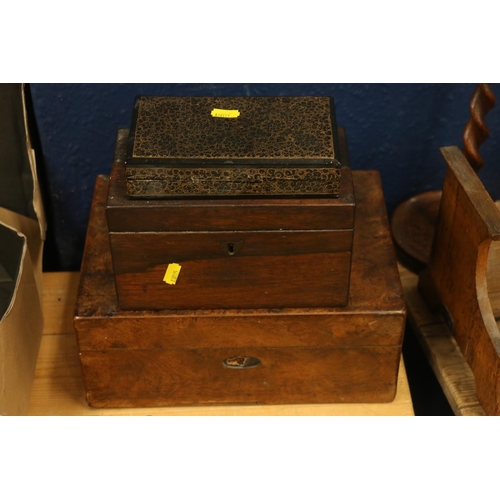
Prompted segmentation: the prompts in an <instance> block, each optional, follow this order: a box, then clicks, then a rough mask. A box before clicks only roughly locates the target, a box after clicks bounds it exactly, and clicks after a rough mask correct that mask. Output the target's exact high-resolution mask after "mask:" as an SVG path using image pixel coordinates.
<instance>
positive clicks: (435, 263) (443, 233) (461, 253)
mask: <svg viewBox="0 0 500 500" xmlns="http://www.w3.org/2000/svg"><path fill="white" fill-rule="evenodd" d="M440 151H441V154H442V155H443V157H444V158H445V160H446V162H447V165H448V168H447V170H446V175H445V181H444V184H443V196H442V200H441V207H440V213H439V218H438V225H437V228H436V236H435V238H434V243H433V248H432V252H431V257H430V260H429V264H428V266H427V268H426V269H425V270H424V271H423V272H422V273H421V274H420V278H419V290H420V292H421V294H422V296H423V297H424V299H425V300H426V302H427V304H428V305H429V307H430V308H431V309H432V310H434V309H438V308H441V309H442V310H443V311H444V313H445V317H446V318H447V321H448V323H450V324H451V328H452V330H453V335H454V337H455V339H456V341H457V344H458V345H459V347H460V349H461V351H462V353H463V354H464V356H465V358H466V360H467V362H468V363H469V365H470V367H471V369H472V372H473V373H474V377H475V381H476V392H477V395H478V400H479V401H480V402H481V405H482V406H483V408H484V409H485V411H486V412H487V413H488V414H489V415H500V349H499V346H500V332H499V330H498V327H497V324H496V319H495V316H494V314H493V311H492V307H491V303H490V299H489V296H488V277H487V271H488V256H489V254H490V247H491V244H492V242H494V241H495V242H498V241H500V213H499V211H498V208H497V207H496V206H495V203H494V202H493V201H492V199H491V197H490V196H489V195H488V193H487V191H486V189H485V188H484V186H483V184H482V183H481V181H480V179H479V177H478V176H477V174H476V173H475V172H474V170H473V169H472V167H471V166H470V165H469V164H468V163H467V161H466V159H465V157H464V156H463V154H462V153H461V152H460V150H459V149H458V148H457V147H455V146H451V147H446V148H441V150H440ZM490 267H491V266H490ZM490 286H493V285H492V283H491V280H490Z"/></svg>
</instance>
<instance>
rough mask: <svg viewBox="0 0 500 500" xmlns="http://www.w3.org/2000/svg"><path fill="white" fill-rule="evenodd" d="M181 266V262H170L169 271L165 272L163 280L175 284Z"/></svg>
mask: <svg viewBox="0 0 500 500" xmlns="http://www.w3.org/2000/svg"><path fill="white" fill-rule="evenodd" d="M181 267H182V266H180V265H179V264H175V263H172V264H169V265H168V267H167V271H166V272H165V276H164V277H163V281H164V282H165V283H167V284H169V285H175V283H176V282H177V278H178V277H179V273H180V272H181Z"/></svg>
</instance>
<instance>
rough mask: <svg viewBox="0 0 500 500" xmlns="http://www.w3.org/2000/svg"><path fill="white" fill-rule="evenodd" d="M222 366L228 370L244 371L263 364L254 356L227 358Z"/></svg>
mask: <svg viewBox="0 0 500 500" xmlns="http://www.w3.org/2000/svg"><path fill="white" fill-rule="evenodd" d="M222 364H223V365H224V366H225V367H226V368H232V369H236V370H242V369H244V368H255V367H256V366H259V365H260V364H261V363H260V359H259V358H254V357H253V356H234V357H232V358H226V359H225V360H224V361H222Z"/></svg>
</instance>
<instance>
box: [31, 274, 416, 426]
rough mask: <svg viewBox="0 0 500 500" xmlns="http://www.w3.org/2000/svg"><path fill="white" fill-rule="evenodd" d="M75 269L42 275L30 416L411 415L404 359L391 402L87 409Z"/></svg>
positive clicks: (77, 278)
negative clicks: (75, 319)
mask: <svg viewBox="0 0 500 500" xmlns="http://www.w3.org/2000/svg"><path fill="white" fill-rule="evenodd" d="M79 278H80V276H79V273H67V272H62V273H44V275H43V314H44V319H45V321H44V331H43V335H42V343H41V347H40V354H39V357H38V363H37V366H36V373H35V380H34V384H33V390H32V393H31V401H30V406H29V414H30V415H86V416H92V415H94V416H97V415H108V416H109V415H159V416H182V415H186V416H187V415H201V416H203V415H207V416H208V415H249V416H250V415H277V416H294V415H296V416H298V415H345V416H348V415H358V416H376V415H399V416H411V415H413V407H412V401H411V396H410V390H409V387H408V379H407V376H406V372H405V367H404V363H403V361H402V360H401V364H400V368H399V377H398V385H397V391H396V397H395V399H394V401H392V402H391V403H372V404H318V405H312V404H308V405H265V406H262V405H252V406H248V405H246V406H245V405H243V406H201V407H199V406H198V407H185V406H184V407H160V408H91V407H90V406H88V404H87V402H86V400H85V390H84V387H83V380H82V372H81V367H80V361H79V359H78V348H77V345H76V337H75V332H74V329H73V315H74V305H75V302H76V296H77V289H78V283H79Z"/></svg>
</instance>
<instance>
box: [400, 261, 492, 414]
mask: <svg viewBox="0 0 500 500" xmlns="http://www.w3.org/2000/svg"><path fill="white" fill-rule="evenodd" d="M399 274H400V276H401V284H402V286H403V294H404V299H405V304H406V308H407V314H408V315H407V323H408V326H409V327H410V328H411V330H412V332H413V333H414V334H415V336H416V338H417V340H418V342H419V343H420V345H421V347H422V350H423V352H424V354H425V356H426V358H427V361H428V362H429V365H430V367H431V368H432V370H433V372H434V374H435V376H436V379H437V380H438V382H439V384H440V386H441V388H442V390H443V393H444V395H445V396H446V399H447V401H448V403H449V405H450V407H451V409H452V411H453V413H454V414H455V415H457V416H481V415H486V413H485V411H484V408H483V407H482V406H481V404H480V403H479V401H478V399H477V395H476V381H475V379H474V374H473V373H472V370H471V369H470V366H469V365H468V363H467V361H466V359H465V358H464V356H463V354H462V352H461V351H460V348H459V347H458V345H457V342H456V340H455V338H454V337H453V334H452V332H451V330H450V328H449V327H448V325H447V324H446V322H445V320H444V319H443V317H442V316H441V315H440V314H438V313H435V312H431V311H430V310H429V307H428V306H427V304H426V303H425V302H424V299H423V298H422V295H421V294H420V292H419V291H418V275H417V274H415V273H414V272H412V271H410V270H409V269H408V268H406V267H404V266H403V265H399Z"/></svg>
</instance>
